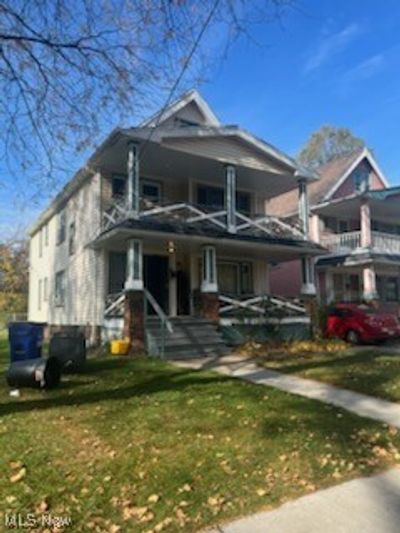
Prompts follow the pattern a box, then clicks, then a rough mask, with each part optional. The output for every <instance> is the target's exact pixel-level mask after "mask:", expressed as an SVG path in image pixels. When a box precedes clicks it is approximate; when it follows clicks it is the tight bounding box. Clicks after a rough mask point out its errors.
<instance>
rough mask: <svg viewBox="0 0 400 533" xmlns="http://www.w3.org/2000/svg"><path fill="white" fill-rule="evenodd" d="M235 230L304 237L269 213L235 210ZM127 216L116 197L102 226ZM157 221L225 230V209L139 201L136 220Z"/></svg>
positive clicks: (183, 203)
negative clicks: (258, 213)
mask: <svg viewBox="0 0 400 533" xmlns="http://www.w3.org/2000/svg"><path fill="white" fill-rule="evenodd" d="M235 215H236V232H237V233H244V232H248V231H249V230H250V231H258V232H260V233H262V234H266V235H269V236H282V237H290V238H293V239H303V238H304V235H303V233H302V232H301V230H300V229H299V228H298V227H296V226H295V225H291V224H288V223H287V222H284V221H283V220H281V219H279V218H277V217H274V216H269V215H252V216H251V215H247V214H244V213H242V212H239V211H236V213H235ZM129 218H130V212H129V210H128V209H127V207H126V204H125V202H124V200H123V199H118V200H116V201H115V203H114V204H113V205H112V206H111V207H110V208H109V209H108V210H107V211H104V213H103V229H104V230H107V229H110V228H111V227H112V226H114V225H115V224H118V223H121V222H123V221H124V220H126V219H129ZM152 218H154V219H155V218H156V220H157V222H163V221H164V222H169V223H184V224H200V225H204V224H206V225H209V227H216V228H218V229H222V230H225V231H226V230H227V212H226V210H225V209H218V208H217V209H214V210H213V209H212V208H208V207H205V206H200V205H195V204H193V203H189V202H175V203H164V204H152V203H151V202H148V201H146V202H142V205H141V210H140V212H139V216H138V219H139V220H149V221H150V220H151V219H152Z"/></svg>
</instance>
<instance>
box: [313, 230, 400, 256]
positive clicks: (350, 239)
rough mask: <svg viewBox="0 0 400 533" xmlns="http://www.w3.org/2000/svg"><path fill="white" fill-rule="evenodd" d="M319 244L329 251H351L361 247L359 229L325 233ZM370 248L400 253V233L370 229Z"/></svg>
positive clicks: (388, 252) (382, 251)
mask: <svg viewBox="0 0 400 533" xmlns="http://www.w3.org/2000/svg"><path fill="white" fill-rule="evenodd" d="M321 244H322V246H324V247H325V248H327V249H328V250H329V251H330V252H351V251H354V250H357V249H359V248H361V231H348V232H346V233H337V234H333V235H326V236H324V237H322V239H321ZM370 248H371V249H372V250H373V251H375V252H381V253H387V254H400V235H394V234H392V233H384V232H381V231H372V232H371V246H370Z"/></svg>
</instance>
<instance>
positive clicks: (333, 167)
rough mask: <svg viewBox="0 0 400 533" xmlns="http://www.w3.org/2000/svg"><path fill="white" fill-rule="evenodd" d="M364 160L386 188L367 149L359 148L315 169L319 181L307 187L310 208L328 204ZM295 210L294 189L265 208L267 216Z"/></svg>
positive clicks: (384, 179) (296, 203) (292, 212)
mask: <svg viewBox="0 0 400 533" xmlns="http://www.w3.org/2000/svg"><path fill="white" fill-rule="evenodd" d="M364 159H367V160H368V162H369V163H370V165H371V167H372V168H373V170H374V171H375V172H376V174H377V175H378V176H379V178H380V179H381V181H382V182H383V184H384V185H385V187H388V186H389V185H388V182H387V180H386V178H385V176H384V175H383V173H382V171H381V170H380V168H379V167H378V164H377V162H376V161H375V159H374V158H373V156H372V154H371V152H370V151H369V150H368V149H367V148H360V149H358V150H356V151H354V152H352V153H351V154H348V155H345V156H342V157H337V158H335V159H332V161H329V162H328V163H325V164H324V165H321V166H319V167H318V168H317V169H316V171H317V173H318V174H319V176H320V179H319V180H317V181H314V182H311V183H309V185H308V202H309V205H310V207H313V206H316V205H317V204H320V203H322V202H328V201H329V200H330V199H331V198H332V197H333V195H334V194H335V192H336V191H337V190H338V188H339V187H340V186H341V185H342V183H343V182H344V181H345V180H346V179H347V178H348V176H349V175H350V174H351V172H352V171H353V170H354V169H355V168H356V167H357V165H358V164H359V163H360V162H361V161H362V160H364ZM297 209H298V192H297V190H296V189H293V190H291V191H289V192H287V193H284V194H281V195H280V196H277V197H276V198H272V199H271V200H270V201H269V203H268V208H267V210H268V213H269V214H271V215H276V216H285V215H287V216H290V215H293V214H295V213H296V212H297Z"/></svg>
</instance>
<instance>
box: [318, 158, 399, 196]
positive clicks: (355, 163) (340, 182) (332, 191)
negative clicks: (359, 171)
mask: <svg viewBox="0 0 400 533" xmlns="http://www.w3.org/2000/svg"><path fill="white" fill-rule="evenodd" d="M364 158H366V159H367V160H368V162H369V164H370V165H371V167H372V169H373V170H374V171H375V172H376V174H377V175H378V177H379V179H380V180H381V181H382V183H383V184H384V186H385V187H386V188H388V187H389V183H388V181H387V179H386V178H385V176H384V174H383V172H382V171H381V169H380V168H379V166H378V163H377V162H376V161H375V159H374V157H373V156H372V154H371V152H370V151H369V150H368V148H364V149H363V151H362V152H361V153H360V155H359V156H358V157H357V158H356V159H355V160H354V161H353V163H352V164H351V165H350V167H349V168H348V169H347V170H346V171H345V172H344V174H342V176H341V177H340V179H339V180H338V181H337V182H336V183H335V185H334V186H333V187H332V188H331V189H330V190H329V191H328V192H327V193H326V194H325V196H324V197H323V199H322V203H323V202H325V201H328V200H330V199H331V198H332V196H333V195H334V194H335V192H336V191H337V190H338V189H339V187H340V186H341V185H343V183H344V182H345V181H346V179H347V178H348V177H349V176H350V174H351V173H352V172H353V170H354V169H355V168H356V167H357V166H358V165H359V164H360V163H361V161H362V160H363V159H364Z"/></svg>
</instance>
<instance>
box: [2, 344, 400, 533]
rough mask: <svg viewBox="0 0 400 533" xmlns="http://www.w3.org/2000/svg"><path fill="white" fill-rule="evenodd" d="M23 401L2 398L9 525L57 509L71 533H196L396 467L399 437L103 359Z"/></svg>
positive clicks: (172, 371)
mask: <svg viewBox="0 0 400 533" xmlns="http://www.w3.org/2000/svg"><path fill="white" fill-rule="evenodd" d="M1 350H2V357H3V361H4V363H3V369H4V368H5V366H6V365H5V360H6V358H7V353H6V344H5V342H4V341H3V343H2V345H1ZM21 392H22V394H21V397H20V398H10V397H9V396H8V389H7V387H6V386H5V385H4V382H3V384H2V386H1V388H0V415H1V418H0V449H1V455H0V461H1V463H2V465H1V472H2V475H1V476H0V494H1V496H0V498H1V499H0V501H1V504H0V505H1V512H2V513H10V512H21V513H26V512H35V510H36V511H37V512H39V510H40V508H42V510H43V509H44V508H46V507H47V506H48V509H49V512H51V513H52V514H53V515H64V516H65V515H68V516H70V517H71V519H72V522H73V527H72V529H71V530H72V531H81V532H86V531H101V532H103V531H110V532H112V531H114V532H116V531H118V527H117V526H120V528H121V529H120V531H121V532H125V531H134V532H135V533H136V532H141V531H152V530H154V528H155V526H156V525H157V524H160V523H164V525H165V527H164V528H163V529H162V530H163V531H167V532H170V531H171V532H176V531H182V532H185V533H186V532H191V531H196V530H199V529H201V528H202V527H204V526H208V525H212V524H216V523H218V522H219V521H223V520H227V519H231V518H234V517H237V516H240V515H245V514H248V513H251V512H253V511H257V510H260V509H265V508H269V507H273V506H277V505H278V504H279V503H281V502H284V501H286V500H288V499H292V498H296V497H298V496H300V495H302V494H305V493H307V492H310V491H313V490H316V489H317V488H319V487H325V486H328V485H332V484H334V483H337V482H340V481H344V480H346V479H349V478H353V477H355V476H358V475H364V474H367V473H371V472H374V471H378V470H382V469H384V468H385V467H386V466H387V465H389V464H393V463H395V462H396V461H397V460H399V459H400V452H399V450H398V448H399V447H400V438H399V436H398V434H397V431H396V430H394V429H393V428H387V427H384V426H382V425H380V424H377V423H374V422H372V421H369V420H365V419H362V418H359V417H356V416H352V415H350V414H348V413H346V412H344V411H340V410H338V409H335V408H332V407H330V406H326V405H323V404H321V403H318V402H313V401H310V400H307V399H304V398H300V397H297V396H292V395H289V394H286V393H284V392H281V391H277V390H274V389H270V388H266V387H262V386H256V385H251V384H248V383H244V382H240V381H235V380H233V379H230V378H227V377H223V376H220V375H217V374H214V373H211V372H193V371H187V370H183V369H177V368H175V367H173V366H172V365H168V364H165V363H162V362H158V361H151V360H145V359H136V360H132V359H119V358H111V357H104V356H103V357H101V358H97V359H96V358H93V359H91V361H90V363H89V365H88V369H87V371H86V372H85V373H84V374H81V375H71V376H68V377H66V379H65V380H64V382H63V384H62V386H60V388H58V389H56V390H53V391H49V392H43V391H35V390H26V389H24V390H22V391H21ZM22 467H24V468H25V469H26V474H25V476H24V477H23V478H22V479H21V480H20V481H17V482H14V483H12V482H11V481H10V478H11V477H12V476H13V474H15V473H16V472H20V471H21V468H22ZM151 495H157V496H158V497H159V499H158V501H157V502H155V501H154V500H155V499H157V498H155V497H154V498H153V501H151V500H152V499H151V498H150V502H149V501H148V499H149V497H150V496H151ZM43 502H46V504H44V503H43ZM0 520H2V518H1V517H0ZM165 520H167V521H166V522H163V521H165ZM113 526H115V527H114V528H113ZM160 527H161V526H160ZM67 530H68V529H67ZM155 531H157V529H156V530H155Z"/></svg>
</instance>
